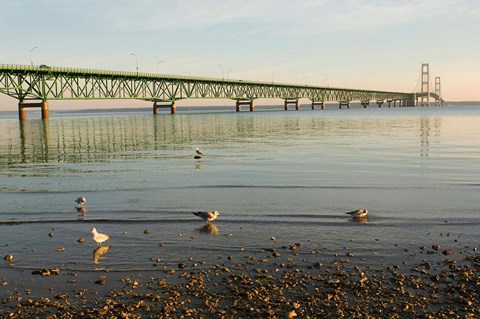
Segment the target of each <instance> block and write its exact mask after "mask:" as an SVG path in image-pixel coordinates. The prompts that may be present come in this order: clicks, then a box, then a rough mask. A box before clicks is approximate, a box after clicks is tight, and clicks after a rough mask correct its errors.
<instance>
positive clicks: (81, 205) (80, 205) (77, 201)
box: [75, 196, 87, 207]
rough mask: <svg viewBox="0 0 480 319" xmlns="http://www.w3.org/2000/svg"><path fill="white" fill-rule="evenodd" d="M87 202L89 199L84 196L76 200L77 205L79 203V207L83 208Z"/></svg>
mask: <svg viewBox="0 0 480 319" xmlns="http://www.w3.org/2000/svg"><path fill="white" fill-rule="evenodd" d="M86 202H87V199H86V198H85V197H84V196H82V197H79V198H77V199H76V200H75V203H77V205H78V207H83V206H84V205H85V203H86Z"/></svg>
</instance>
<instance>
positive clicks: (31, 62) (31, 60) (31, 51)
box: [30, 47, 37, 66]
mask: <svg viewBox="0 0 480 319" xmlns="http://www.w3.org/2000/svg"><path fill="white" fill-rule="evenodd" d="M35 49H37V47H33V48H31V49H30V65H31V66H33V59H32V53H33V51H35Z"/></svg>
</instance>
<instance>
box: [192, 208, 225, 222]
mask: <svg viewBox="0 0 480 319" xmlns="http://www.w3.org/2000/svg"><path fill="white" fill-rule="evenodd" d="M192 214H193V215H195V216H198V217H200V218H203V219H205V220H206V221H207V223H209V222H211V221H214V220H215V219H216V218H217V217H218V215H220V213H219V212H218V211H216V210H214V211H213V212H192Z"/></svg>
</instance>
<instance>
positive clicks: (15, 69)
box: [0, 65, 441, 120]
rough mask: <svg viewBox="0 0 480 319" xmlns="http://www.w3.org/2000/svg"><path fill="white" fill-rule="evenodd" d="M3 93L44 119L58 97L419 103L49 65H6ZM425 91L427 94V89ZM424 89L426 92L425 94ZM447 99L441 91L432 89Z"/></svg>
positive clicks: (387, 95)
mask: <svg viewBox="0 0 480 319" xmlns="http://www.w3.org/2000/svg"><path fill="white" fill-rule="evenodd" d="M0 93H3V94H6V95H8V96H10V97H13V98H15V99H17V100H18V101H19V103H18V111H19V119H20V120H25V119H26V118H27V115H26V110H27V108H41V110H42V112H41V113H42V119H48V117H49V114H48V101H52V100H94V99H96V100H105V99H137V100H144V101H150V102H151V103H153V113H154V114H158V110H159V108H164V107H166V108H169V109H170V113H171V114H175V113H176V103H175V102H176V101H178V100H182V99H232V100H235V101H236V111H237V112H240V111H241V108H242V106H248V107H249V109H250V111H251V112H253V111H254V110H255V105H254V100H255V99H258V98H279V99H283V100H284V106H285V110H288V108H289V106H291V105H293V106H294V107H295V109H296V110H298V109H299V108H300V105H299V99H301V98H308V99H309V100H310V101H311V107H312V109H315V107H316V106H319V107H321V109H324V108H325V103H326V102H338V105H339V107H340V108H342V107H347V108H349V107H350V103H351V102H353V101H358V102H360V103H361V104H362V105H363V107H364V108H366V107H368V105H369V104H370V102H371V101H374V102H375V103H376V104H377V105H378V106H379V107H381V106H382V105H383V104H384V103H385V102H386V103H388V106H390V105H391V103H393V105H394V106H396V105H397V103H398V105H399V106H414V105H416V104H417V103H418V102H417V96H416V94H415V93H405V92H387V91H375V90H359V89H347V88H333V87H321V86H309V85H295V84H284V83H274V82H270V83H268V82H255V81H243V80H225V79H217V78H200V77H190V76H173V75H163V74H151V73H138V72H115V71H103V70H89V69H77V68H63V67H49V66H46V65H40V66H31V65H0ZM422 94H423V93H422ZM422 94H420V96H423V95H422ZM427 95H428V98H430V97H433V98H435V99H438V100H439V101H441V98H440V96H439V95H434V94H432V93H428V94H427Z"/></svg>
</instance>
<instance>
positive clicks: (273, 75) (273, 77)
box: [269, 71, 275, 84]
mask: <svg viewBox="0 0 480 319" xmlns="http://www.w3.org/2000/svg"><path fill="white" fill-rule="evenodd" d="M269 72H270V74H272V84H274V83H275V72H273V71H269Z"/></svg>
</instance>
